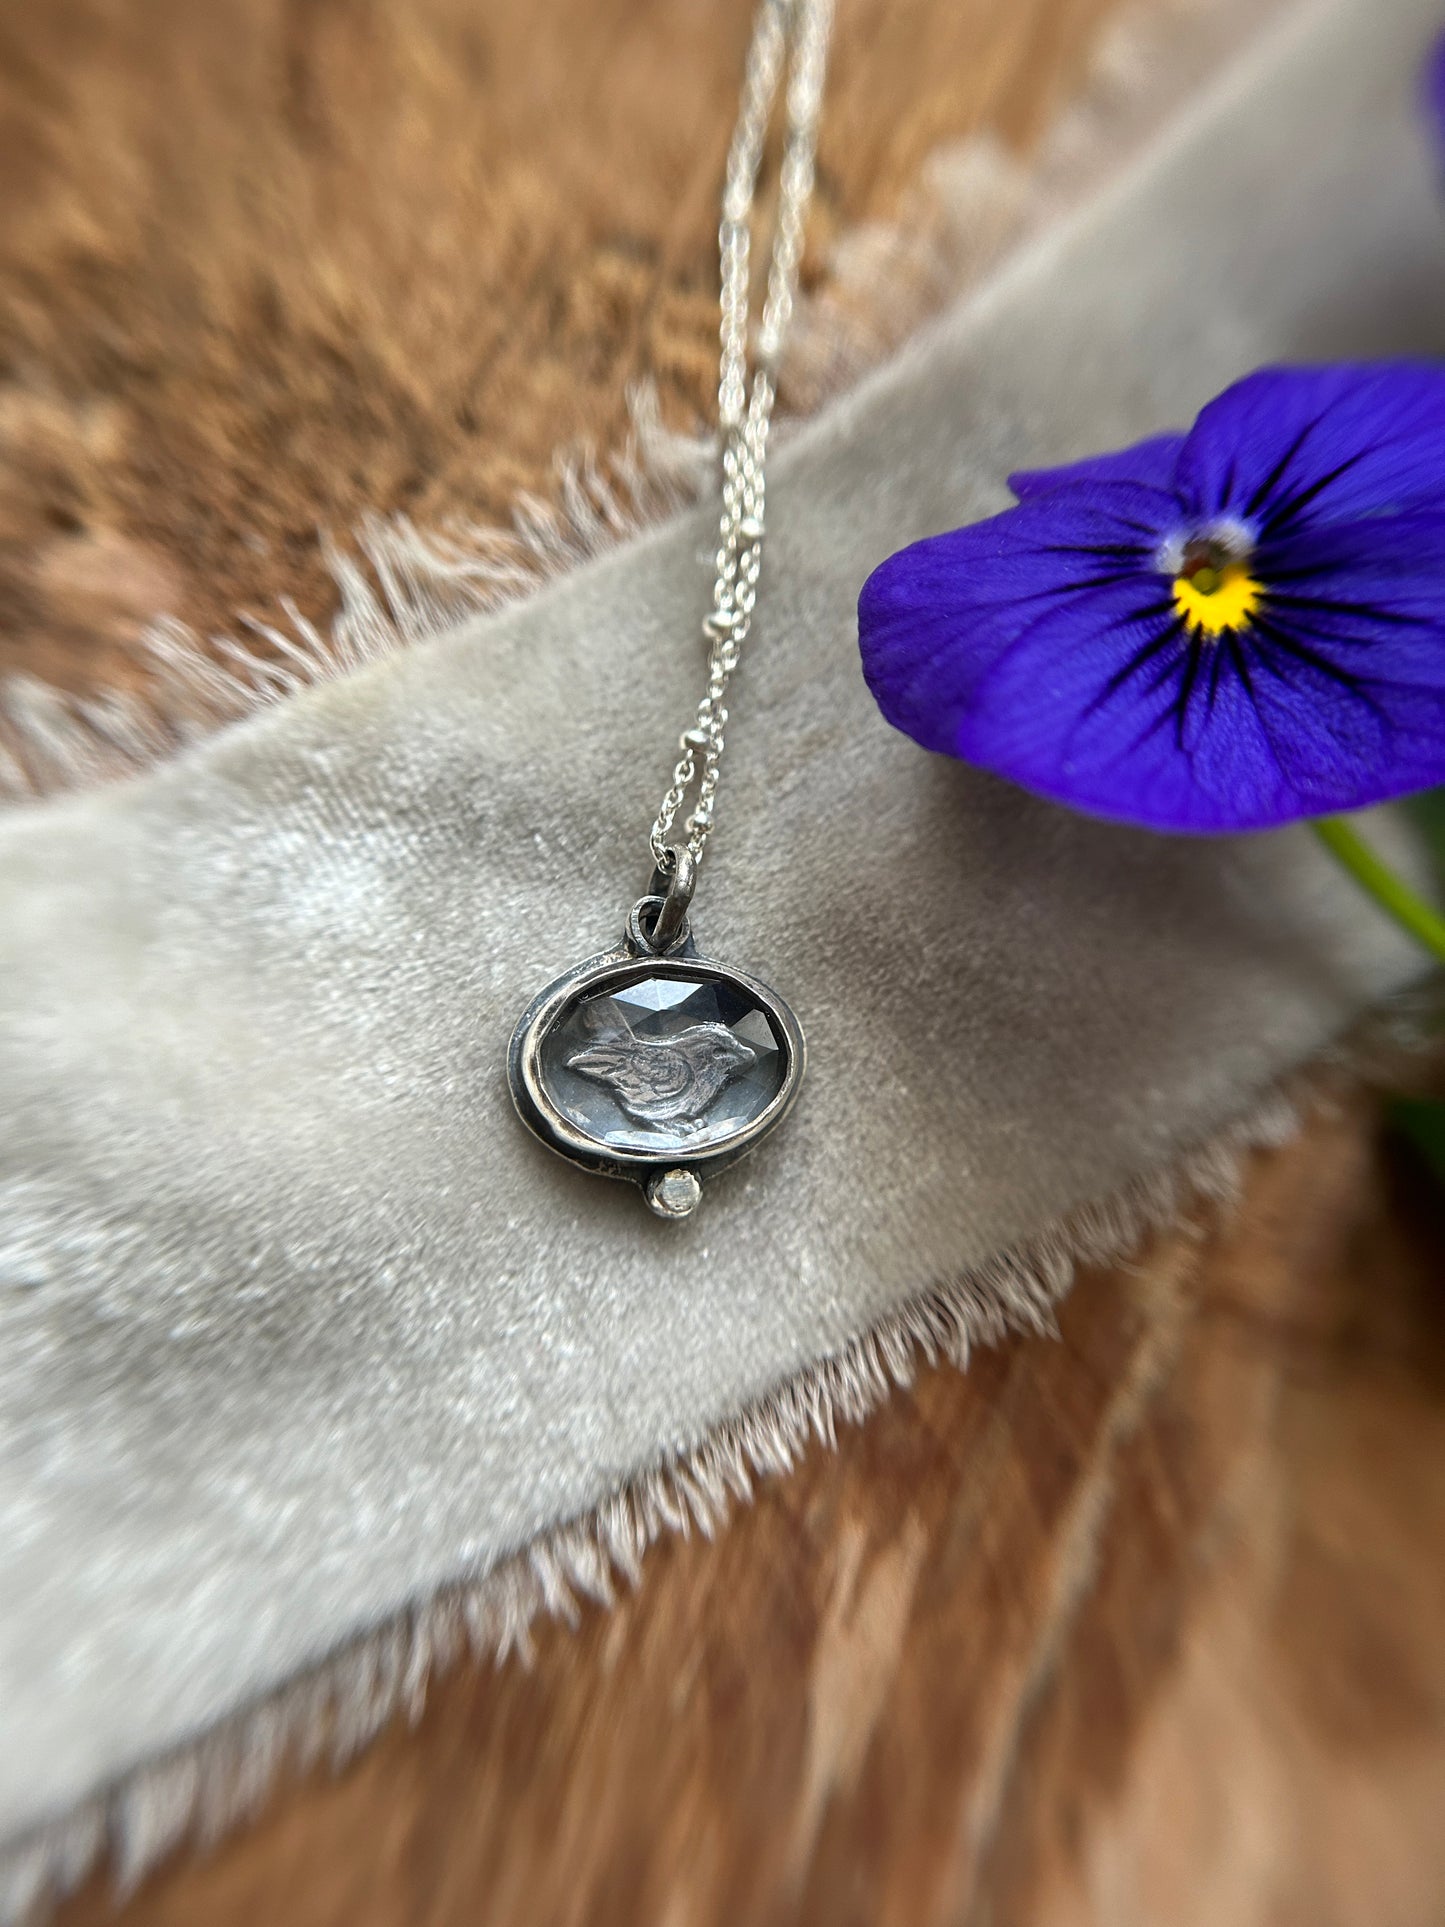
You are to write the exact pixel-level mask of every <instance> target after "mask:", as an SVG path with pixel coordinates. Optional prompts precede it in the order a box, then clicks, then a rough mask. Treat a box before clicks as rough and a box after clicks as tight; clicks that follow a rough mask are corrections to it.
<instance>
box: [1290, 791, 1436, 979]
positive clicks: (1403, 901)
mask: <svg viewBox="0 0 1445 1927" xmlns="http://www.w3.org/2000/svg"><path fill="white" fill-rule="evenodd" d="M1311 828H1312V829H1313V830H1314V833H1315V835H1316V836H1317V837H1318V838H1319V840H1320V842H1321V843H1323V844H1324V846H1325V848H1326V849H1327V850H1328V851H1329V853H1330V855H1331V856H1333V857H1334V858H1335V859H1336V860H1337V861H1338V862H1340V863H1342V864H1343V865H1344V867H1345V868H1346V869H1347V870H1348V871H1349V873H1350V875H1351V876H1352V877H1353V878H1354V879H1355V881H1356V883H1358V884H1359V886H1360V888H1361V889H1362V890H1364V891H1366V892H1367V893H1368V894H1369V895H1370V896H1372V897H1373V898H1374V899H1375V901H1376V903H1378V904H1379V906H1380V908H1381V909H1382V910H1383V911H1385V913H1386V914H1387V915H1388V916H1392V917H1393V918H1394V919H1395V921H1396V923H1398V924H1399V925H1400V927H1401V929H1403V930H1408V931H1409V933H1410V935H1411V936H1412V937H1413V938H1414V939H1415V941H1416V942H1417V943H1421V944H1423V945H1424V946H1425V948H1426V949H1427V950H1428V951H1429V952H1430V953H1431V955H1432V956H1436V957H1438V958H1439V959H1440V960H1441V962H1442V963H1445V917H1442V916H1441V915H1440V913H1439V911H1438V910H1432V909H1431V908H1430V906H1429V904H1428V903H1425V902H1423V901H1422V900H1421V899H1420V898H1419V897H1417V896H1416V895H1415V892H1414V891H1413V890H1412V889H1411V888H1410V886H1409V885H1408V884H1407V883H1404V882H1402V881H1401V880H1400V878H1399V877H1397V876H1396V875H1395V872H1394V871H1393V870H1392V869H1391V868H1390V867H1389V865H1388V864H1386V863H1382V862H1381V861H1380V859H1379V857H1378V856H1376V854H1375V852H1374V851H1373V850H1372V849H1371V848H1370V846H1369V844H1368V843H1366V841H1365V839H1364V838H1363V837H1362V836H1360V835H1359V834H1358V833H1357V832H1356V830H1355V829H1354V827H1353V826H1352V825H1351V823H1350V822H1349V819H1348V818H1347V817H1343V816H1317V817H1316V818H1315V819H1314V821H1313V823H1312V824H1311Z"/></svg>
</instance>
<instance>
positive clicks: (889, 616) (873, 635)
mask: <svg viewBox="0 0 1445 1927" xmlns="http://www.w3.org/2000/svg"><path fill="white" fill-rule="evenodd" d="M1178 520H1179V509H1178V504H1177V503H1176V502H1175V501H1174V499H1173V497H1172V496H1170V495H1166V494H1164V493H1163V492H1162V491H1161V490H1158V489H1150V488H1138V487H1132V486H1129V485H1127V484H1124V483H1119V482H1111V483H1094V484H1075V485H1073V486H1070V487H1069V488H1067V489H1064V490H1050V491H1049V492H1048V493H1047V494H1046V495H1043V496H1041V497H1039V498H1038V499H1037V500H1035V501H1031V502H1027V503H1025V504H1024V505H1023V506H1022V507H1020V508H1016V509H1009V510H1007V511H1006V512H1005V513H1004V514H1002V515H996V516H993V517H992V518H991V519H990V520H988V521H986V522H975V523H973V524H971V525H970V526H969V527H967V528H962V529H954V530H952V531H951V532H950V533H949V534H947V535H936V536H932V537H930V538H929V539H928V540H926V541H923V542H915V543H914V544H913V545H912V546H911V547H909V548H906V549H902V550H900V551H899V552H898V553H897V554H896V555H892V556H890V557H889V558H888V560H887V561H886V562H884V563H883V564H882V566H881V567H879V568H877V569H875V570H874V572H873V574H872V575H871V576H869V578H868V580H867V581H866V582H865V583H864V585H863V592H862V594H861V595H860V596H859V598H858V640H859V646H860V648H861V650H862V655H863V673H864V675H865V676H866V677H867V679H868V686H869V688H870V689H871V690H872V691H873V694H874V697H875V698H876V700H877V702H878V706H879V707H880V709H882V711H883V714H884V715H885V716H886V717H887V718H888V720H889V722H891V723H892V724H893V725H894V727H895V728H897V729H901V730H903V731H904V732H905V734H907V735H909V736H912V737H913V738H914V739H915V740H916V741H917V742H919V743H921V744H922V745H923V746H924V748H925V749H937V750H943V751H945V752H950V753H957V736H958V729H959V724H960V719H961V718H962V716H963V715H964V713H965V712H966V711H967V709H968V706H969V703H970V701H971V698H972V694H973V690H974V688H975V685H976V684H977V682H978V680H979V678H980V677H981V676H982V675H983V674H984V673H985V672H986V671H987V670H988V669H989V668H990V667H991V665H992V664H993V662H994V661H995V659H996V658H997V657H998V656H999V654H1000V652H1001V651H1002V650H1004V649H1005V648H1007V647H1008V646H1009V645H1010V644H1011V643H1012V642H1014V641H1015V640H1016V639H1017V637H1018V636H1019V635H1020V633H1021V632H1022V631H1023V630H1024V629H1025V628H1027V627H1028V625H1029V624H1030V623H1032V622H1034V621H1036V620H1037V618H1038V617H1039V616H1040V614H1041V613H1046V612H1047V611H1049V610H1051V609H1055V608H1067V609H1073V610H1077V609H1079V608H1080V607H1082V606H1086V605H1087V604H1088V603H1089V602H1090V601H1091V599H1092V596H1093V595H1094V594H1095V593H1096V592H1097V591H1099V590H1100V589H1102V588H1106V587H1108V586H1110V585H1112V584H1116V583H1118V582H1119V581H1120V580H1121V579H1131V580H1138V579H1139V578H1140V575H1141V572H1142V571H1145V570H1149V569H1150V567H1151V558H1152V556H1153V554H1154V552H1155V551H1156V549H1157V548H1158V545H1159V543H1160V541H1161V540H1162V539H1163V537H1164V536H1165V535H1166V534H1168V533H1169V531H1170V530H1171V529H1172V528H1174V527H1175V526H1176V525H1177V523H1178ZM1149 579H1150V580H1151V581H1152V582H1153V584H1154V585H1155V586H1154V588H1153V589H1152V590H1151V593H1152V594H1153V595H1154V596H1155V597H1156V599H1157V596H1158V593H1159V586H1158V585H1159V582H1160V578H1158V577H1155V576H1152V574H1151V575H1150V577H1149ZM1166 600H1167V596H1166Z"/></svg>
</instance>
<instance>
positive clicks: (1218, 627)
mask: <svg viewBox="0 0 1445 1927" xmlns="http://www.w3.org/2000/svg"><path fill="white" fill-rule="evenodd" d="M1263 599H1264V590H1263V588H1262V587H1261V585H1260V584H1259V583H1258V582H1256V581H1255V579H1254V577H1253V576H1252V575H1251V574H1250V572H1249V563H1248V562H1247V561H1244V560H1242V559H1241V558H1239V557H1231V556H1226V555H1222V554H1221V553H1220V552H1219V550H1218V549H1217V548H1216V547H1215V545H1214V544H1213V543H1208V544H1200V545H1199V546H1198V547H1195V546H1194V545H1192V544H1191V546H1190V547H1189V548H1188V549H1187V550H1186V551H1185V554H1184V560H1183V563H1182V564H1181V565H1180V570H1179V573H1178V575H1176V576H1175V578H1174V608H1175V611H1176V612H1177V613H1178V614H1179V615H1180V616H1182V617H1183V618H1184V620H1185V622H1187V623H1188V624H1189V626H1190V628H1191V629H1202V630H1203V631H1204V633H1205V634H1206V635H1210V636H1217V635H1219V634H1220V633H1221V632H1222V631H1223V630H1225V629H1245V628H1247V627H1248V626H1249V619H1250V617H1251V616H1252V615H1253V614H1254V613H1255V611H1256V610H1257V609H1258V607H1259V605H1260V603H1261V601H1262V600H1263Z"/></svg>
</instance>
